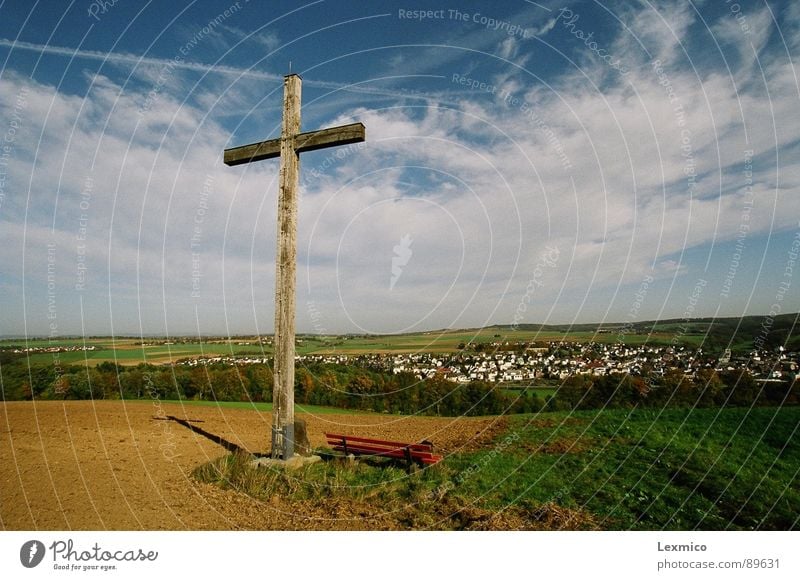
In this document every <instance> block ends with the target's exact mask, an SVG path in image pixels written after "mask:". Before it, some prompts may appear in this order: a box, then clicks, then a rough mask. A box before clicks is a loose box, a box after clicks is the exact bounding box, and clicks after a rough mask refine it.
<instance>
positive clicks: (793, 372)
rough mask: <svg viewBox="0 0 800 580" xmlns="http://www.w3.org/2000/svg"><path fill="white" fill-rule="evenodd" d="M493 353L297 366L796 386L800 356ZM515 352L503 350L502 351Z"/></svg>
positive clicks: (596, 348)
mask: <svg viewBox="0 0 800 580" xmlns="http://www.w3.org/2000/svg"><path fill="white" fill-rule="evenodd" d="M493 346H495V350H494V352H491V351H489V352H458V353H449V354H437V353H420V354H395V355H391V354H367V355H346V354H328V355H314V354H311V355H305V356H298V357H297V361H298V363H303V362H305V363H329V364H351V365H357V366H360V367H363V368H368V369H373V370H377V371H382V372H388V373H392V374H399V373H411V374H413V375H414V376H416V377H417V378H418V379H425V378H432V377H435V376H441V377H443V378H445V379H447V380H449V381H453V382H457V383H469V382H471V381H486V382H490V383H517V382H522V381H532V380H537V379H566V378H568V377H570V376H575V375H593V376H605V375H617V374H619V375H622V374H630V375H635V376H653V375H664V374H666V373H667V372H668V371H672V370H679V371H681V372H683V373H684V374H685V375H687V376H689V377H692V378H693V377H694V376H695V374H696V373H697V372H698V371H700V370H702V369H714V370H716V371H720V372H722V371H736V370H747V371H749V372H750V373H751V374H752V375H753V377H754V378H755V379H757V380H762V381H786V380H789V381H791V380H795V379H796V378H797V373H798V360H800V353H797V352H786V351H784V349H783V347H779V348H778V349H777V350H775V351H767V350H756V351H753V352H751V353H749V355H747V356H732V354H731V351H730V350H726V351H725V352H724V354H723V355H722V356H721V357H711V356H707V355H704V354H703V351H702V349H692V348H690V347H686V346H630V345H622V344H620V345H614V344H601V343H594V342H589V343H578V342H551V343H548V344H547V345H546V346H536V347H530V346H526V345H508V344H507V343H506V344H495V345H493ZM514 346H517V347H519V348H517V349H515V350H499V347H504V348H509V347H511V348H512V349H513V348H514ZM270 362H271V359H270V358H269V357H264V356H217V357H208V358H198V359H190V360H185V361H181V362H180V363H179V364H182V365H187V366H196V365H204V364H213V363H230V364H266V363H270Z"/></svg>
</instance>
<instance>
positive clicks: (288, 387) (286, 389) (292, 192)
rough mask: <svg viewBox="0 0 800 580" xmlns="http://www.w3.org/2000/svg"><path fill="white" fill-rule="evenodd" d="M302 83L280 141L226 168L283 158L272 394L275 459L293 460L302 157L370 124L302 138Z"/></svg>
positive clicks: (295, 79) (287, 89)
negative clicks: (298, 195)
mask: <svg viewBox="0 0 800 580" xmlns="http://www.w3.org/2000/svg"><path fill="white" fill-rule="evenodd" d="M301 87H302V79H301V78H300V76H299V75H296V74H290V75H287V76H285V77H284V79H283V121H282V124H281V136H280V139H270V140H269V141H261V142H259V143H253V144H251V145H244V146H242V147H235V148H233V149H226V150H225V155H224V161H225V164H226V165H230V166H233V165H241V164H244V163H250V162H253V161H260V160H262V159H271V158H273V157H278V156H280V158H281V166H280V184H279V189H278V231H277V249H276V259H275V339H274V350H275V359H274V364H273V376H274V385H273V391H272V404H273V409H272V417H273V419H272V452H271V455H272V457H273V459H279V458H282V459H289V458H290V457H291V456H292V454H293V453H294V343H295V339H294V333H295V293H296V291H295V282H296V278H297V274H296V271H297V194H298V192H297V187H298V182H299V173H300V153H301V152H303V151H314V150H316V149H324V148H326V147H334V146H336V145H347V144H348V143H359V142H361V141H364V139H365V129H364V125H363V124H361V123H353V124H350V125H343V126H341V127H333V128H330V129H321V130H319V131H309V132H307V133H300V100H301V99H300V94H301Z"/></svg>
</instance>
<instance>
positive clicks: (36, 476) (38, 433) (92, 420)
mask: <svg viewBox="0 0 800 580" xmlns="http://www.w3.org/2000/svg"><path fill="white" fill-rule="evenodd" d="M164 415H173V416H176V417H179V418H182V419H187V420H191V421H193V422H194V421H196V422H195V423H193V424H194V425H196V426H198V427H200V428H201V429H203V430H204V431H207V432H209V433H212V434H213V435H215V436H217V437H220V438H222V439H224V440H225V441H227V442H229V443H232V444H234V445H237V446H240V447H242V448H244V449H246V450H248V451H251V452H263V451H266V450H267V449H268V443H267V434H268V433H269V428H270V419H271V418H270V416H269V415H268V414H264V413H259V412H256V411H249V410H241V409H218V408H215V407H205V406H202V407H201V406H186V407H184V406H182V405H178V404H160V403H153V402H149V401H136V402H128V403H123V402H112V401H96V402H93V401H65V402H52V401H49V402H39V403H28V402H11V403H0V527H1V528H3V529H7V530H20V529H31V530H33V529H48V530H71V529H74V530H95V529H109V530H138V529H146V530H161V529H175V530H182V529H191V530H205V529H223V530H224V529H359V528H365V527H373V528H374V527H377V528H381V527H382V526H381V523H380V522H381V515H380V513H374V514H371V516H372V517H373V519H372V523H365V520H364V516H365V515H366V514H358V513H351V510H348V509H346V506H345V507H343V506H337V505H334V504H332V505H331V506H330V511H329V513H325V514H320V513H318V512H319V507H318V506H316V507H313V508H312V507H311V506H306V507H308V510H304V506H303V505H302V504H297V503H296V502H292V503H290V502H289V501H288V500H283V499H278V500H273V501H271V502H269V503H268V504H267V503H264V502H259V501H257V500H254V499H252V498H249V497H247V496H244V495H242V494H238V493H235V492H232V491H223V490H220V489H218V488H216V487H214V486H210V485H204V484H198V483H196V482H195V481H193V480H192V479H191V477H190V474H191V472H192V470H193V469H194V468H196V467H197V466H199V465H201V464H203V463H206V462H208V461H211V460H213V459H215V458H217V457H219V456H221V455H224V454H225V453H227V451H226V450H225V448H224V447H223V446H221V445H220V444H218V443H214V442H213V441H211V440H210V439H209V438H207V437H205V436H203V435H201V434H197V433H195V432H193V431H191V430H189V429H187V428H186V427H183V426H181V425H180V424H177V423H175V422H172V421H163V420H157V419H156V418H155V417H158V416H164ZM302 418H304V419H305V420H306V421H307V423H308V432H309V437H310V439H311V443H312V444H313V445H324V443H325V438H324V433H325V432H326V431H333V432H337V433H346V434H354V435H356V434H362V435H365V436H371V437H379V438H386V439H396V440H400V441H419V440H422V439H428V440H430V441H432V442H433V443H434V444H435V445H436V447H437V449H438V450H440V451H442V452H444V453H445V454H447V453H452V452H454V451H458V450H461V449H469V448H474V447H476V446H480V445H483V444H485V442H487V441H488V440H490V439H491V438H492V437H493V436H494V435H495V434H496V433H497V432H498V430H500V429H501V428H502V425H500V423H499V419H483V418H458V419H448V418H432V417H420V418H416V417H413V418H412V417H392V416H380V415H316V416H314V415H302ZM387 525H388V524H387Z"/></svg>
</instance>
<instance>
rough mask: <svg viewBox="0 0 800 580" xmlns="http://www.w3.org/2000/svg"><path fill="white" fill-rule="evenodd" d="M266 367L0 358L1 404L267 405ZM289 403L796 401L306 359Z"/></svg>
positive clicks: (574, 405) (420, 409) (680, 380)
mask: <svg viewBox="0 0 800 580" xmlns="http://www.w3.org/2000/svg"><path fill="white" fill-rule="evenodd" d="M272 385H273V378H272V369H271V367H270V366H269V365H266V364H253V365H241V366H240V365H229V364H212V365H207V366H197V367H191V368H190V367H185V366H181V365H172V366H155V365H146V364H140V365H138V366H119V365H115V364H113V363H110V362H104V363H101V364H99V365H98V366H96V367H85V366H66V367H62V368H60V369H57V368H56V367H54V366H53V365H46V364H41V365H28V364H26V363H25V362H24V361H23V360H17V361H9V360H5V362H3V361H2V360H0V387H2V391H1V392H0V395H2V399H3V400H32V399H37V400H63V399H147V398H150V399H160V400H177V399H189V400H210V401H214V400H216V401H253V402H260V401H271V400H272ZM295 402H296V403H299V404H301V405H321V406H331V407H339V408H343V409H355V410H364V411H376V412H383V413H400V414H423V415H442V416H460V415H497V414H503V413H531V412H538V411H551V410H572V409H575V410H577V409H601V408H620V407H634V406H643V407H656V408H658V407H671V406H702V407H719V406H751V405H786V404H791V405H796V404H798V403H800V393H799V392H798V387H797V384H796V382H768V383H759V382H756V381H755V380H754V379H753V378H752V377H751V376H750V375H749V374H748V373H747V372H746V371H735V372H727V373H716V372H715V371H713V370H704V371H700V372H699V373H698V374H697V376H695V377H689V376H687V375H684V374H683V373H682V372H680V371H673V372H668V373H666V374H665V375H664V376H655V377H651V378H646V377H636V376H630V375H614V376H602V377H594V376H586V375H579V376H575V377H570V378H568V379H566V380H565V381H563V382H562V383H561V384H560V385H559V387H558V389H557V390H556V392H555V394H552V395H548V396H546V397H544V398H542V397H540V396H538V395H537V394H535V392H532V393H531V392H528V393H525V392H520V391H517V392H510V391H506V390H504V389H503V388H502V387H500V386H498V385H495V384H492V383H486V382H482V381H472V382H469V383H453V382H451V381H448V380H446V379H445V378H444V377H440V376H435V377H432V378H428V379H425V380H418V379H417V378H416V377H415V376H414V375H412V374H410V373H400V374H396V375H395V374H390V373H387V372H381V371H377V370H373V369H367V368H362V367H356V366H352V365H340V364H323V363H319V364H317V363H314V364H309V365H305V366H301V367H298V368H297V370H296V373H295Z"/></svg>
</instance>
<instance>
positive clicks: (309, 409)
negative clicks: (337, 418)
mask: <svg viewBox="0 0 800 580" xmlns="http://www.w3.org/2000/svg"><path fill="white" fill-rule="evenodd" d="M139 402H144V403H151V404H152V402H153V401H152V399H130V400H126V401H125V403H126V404H127V403H139ZM161 402H162V403H173V404H176V405H186V406H201V407H220V408H222V409H247V410H249V411H261V412H271V411H272V403H256V402H249V401H195V400H189V399H183V400H173V399H163V400H162V401H161ZM294 409H295V413H309V414H312V415H337V414H338V415H342V414H346V415H369V414H374V413H372V412H371V411H354V410H352V409H339V408H337V407H321V406H318V405H295V406H294Z"/></svg>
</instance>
